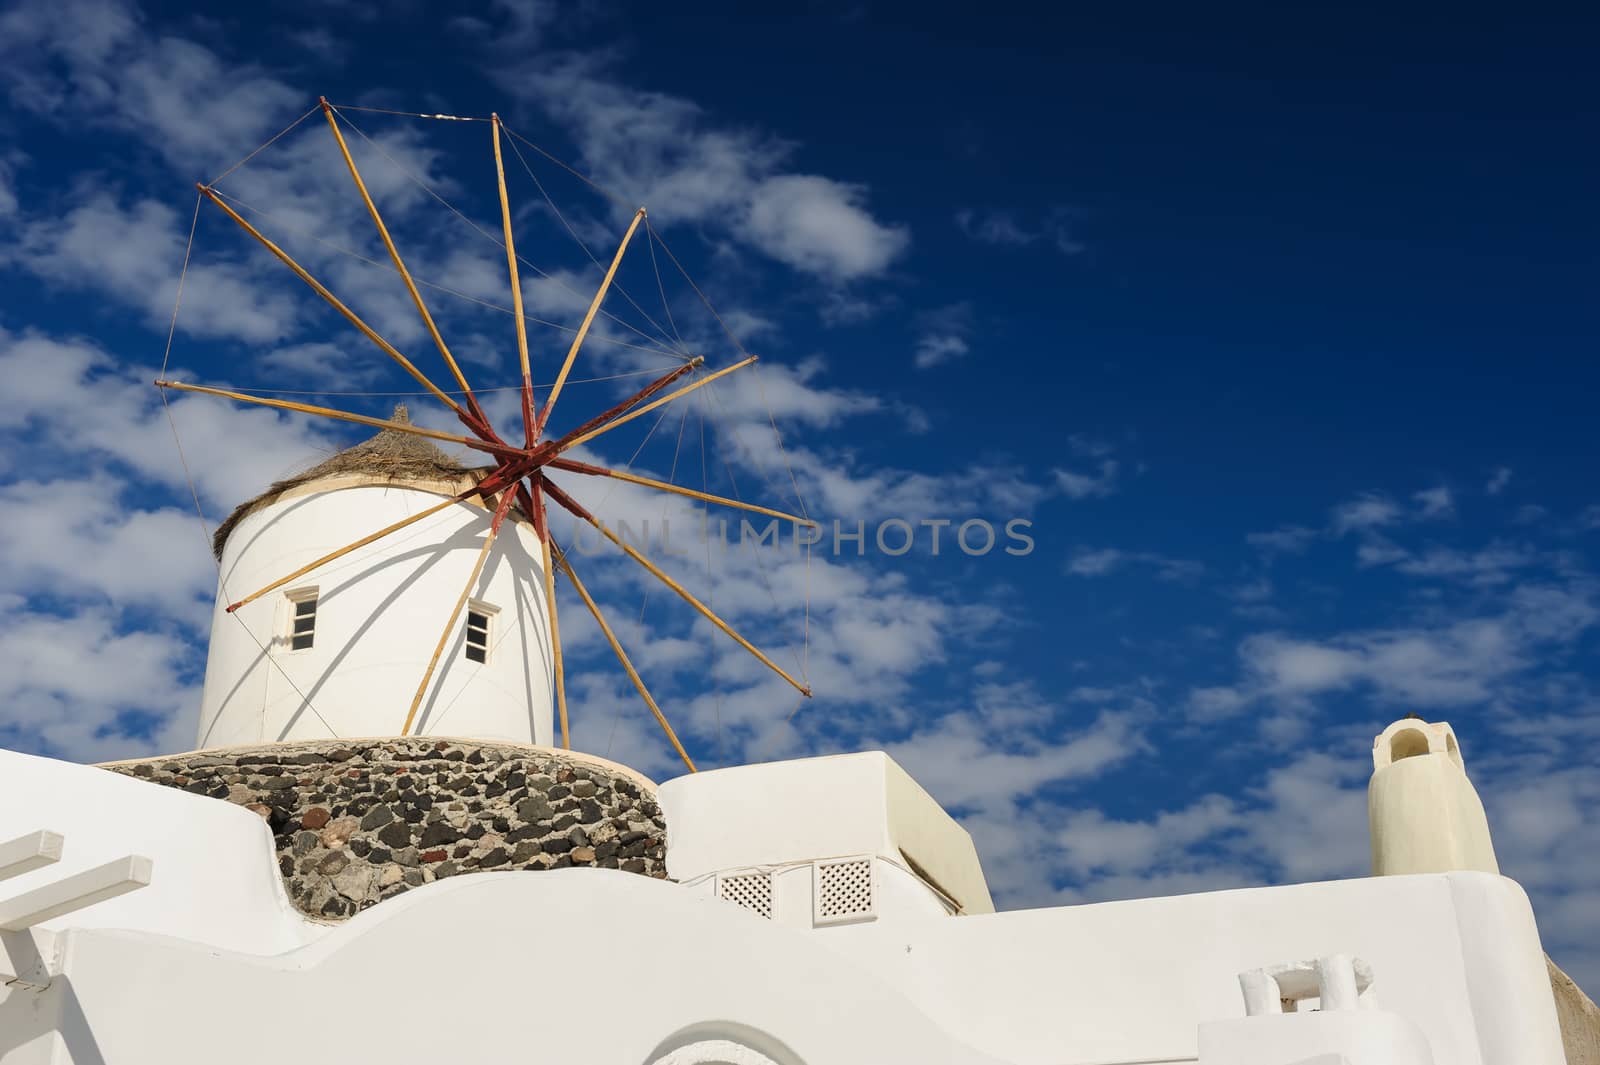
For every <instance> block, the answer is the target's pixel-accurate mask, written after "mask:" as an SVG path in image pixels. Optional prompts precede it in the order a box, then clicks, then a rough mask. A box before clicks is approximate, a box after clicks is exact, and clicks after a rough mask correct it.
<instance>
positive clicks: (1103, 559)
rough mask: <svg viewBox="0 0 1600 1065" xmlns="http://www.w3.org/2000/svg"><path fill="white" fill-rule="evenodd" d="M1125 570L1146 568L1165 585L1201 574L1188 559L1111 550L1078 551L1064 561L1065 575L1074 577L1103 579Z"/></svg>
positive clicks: (1202, 568)
mask: <svg viewBox="0 0 1600 1065" xmlns="http://www.w3.org/2000/svg"><path fill="white" fill-rule="evenodd" d="M1128 566H1140V567H1145V568H1148V569H1150V570H1151V571H1152V572H1154V573H1155V575H1156V576H1157V577H1158V578H1160V579H1161V580H1165V581H1184V580H1192V579H1194V578H1196V577H1198V576H1200V575H1201V574H1202V573H1204V572H1205V567H1204V566H1202V565H1201V564H1200V563H1198V562H1193V561H1190V560H1188V559H1182V558H1168V557H1167V556H1165V555H1159V554H1155V553H1154V552H1150V551H1123V550H1121V549H1119V548H1115V547H1102V548H1096V549H1091V548H1087V547H1080V548H1078V549H1077V551H1075V552H1074V553H1073V555H1072V557H1071V558H1070V559H1068V561H1067V572H1068V573H1069V574H1071V575H1072V576H1074V577H1105V576H1109V575H1110V574H1112V573H1114V572H1115V571H1117V570H1119V569H1123V568H1125V567H1128Z"/></svg>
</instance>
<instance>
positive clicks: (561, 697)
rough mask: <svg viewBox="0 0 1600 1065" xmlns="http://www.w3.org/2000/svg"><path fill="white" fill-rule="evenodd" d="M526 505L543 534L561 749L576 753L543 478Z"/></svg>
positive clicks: (536, 482) (528, 494) (527, 494)
mask: <svg viewBox="0 0 1600 1065" xmlns="http://www.w3.org/2000/svg"><path fill="white" fill-rule="evenodd" d="M519 490H520V491H522V492H523V505H524V506H526V507H528V509H529V511H530V512H531V513H532V515H533V527H534V531H535V532H537V533H538V534H539V548H540V552H541V554H542V556H543V559H542V565H543V568H544V572H543V574H542V577H543V578H544V601H545V604H546V607H547V610H548V612H549V614H550V665H551V669H550V675H551V678H552V680H553V681H554V683H555V689H556V713H557V717H558V718H559V719H560V721H561V747H562V749H563V750H571V749H572V737H571V733H570V732H569V730H568V728H567V675H566V666H565V664H564V663H563V662H562V660H561V623H560V621H559V620H558V619H557V617H556V571H555V567H554V566H553V565H551V559H550V520H549V517H548V516H547V515H546V514H545V509H544V489H543V486H542V481H541V479H540V478H535V479H534V481H533V488H532V490H529V489H527V488H521V487H520V486H519Z"/></svg>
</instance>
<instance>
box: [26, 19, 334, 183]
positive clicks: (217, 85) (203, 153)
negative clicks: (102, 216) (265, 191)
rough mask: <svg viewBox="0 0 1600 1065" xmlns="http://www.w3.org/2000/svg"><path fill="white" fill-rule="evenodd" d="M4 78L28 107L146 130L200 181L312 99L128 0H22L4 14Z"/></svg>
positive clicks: (94, 124) (144, 134) (72, 119)
mask: <svg viewBox="0 0 1600 1065" xmlns="http://www.w3.org/2000/svg"><path fill="white" fill-rule="evenodd" d="M0 83H3V84H4V86H5V88H6V90H7V91H8V93H9V95H10V96H11V99H12V100H13V101H14V102H15V103H16V104H17V105H18V106H20V107H21V108H23V109H25V110H27V111H31V112H34V113H36V114H40V115H44V116H47V117H50V118H53V119H55V120H57V121H60V122H62V123H71V124H74V125H79V126H82V125H87V126H89V127H90V128H107V127H109V128H112V129H117V130H121V131H125V132H130V133H134V134H136V135H138V136H139V137H141V139H143V140H144V141H145V143H147V144H148V145H150V146H151V147H152V148H154V149H155V150H156V151H158V152H160V153H161V154H162V155H164V156H165V157H166V158H167V160H168V161H169V162H170V163H172V164H173V165H174V166H177V167H179V168H182V169H185V170H188V171H190V172H191V176H192V177H193V178H196V179H201V178H210V177H212V176H214V171H215V170H219V169H221V168H222V167H224V166H226V165H228V164H229V163H231V162H233V161H234V160H236V159H238V158H240V157H242V156H243V155H244V154H245V153H247V152H249V151H250V150H251V149H252V148H254V147H255V146H256V145H257V144H259V143H261V142H262V141H264V140H266V138H267V137H268V136H270V135H271V133H272V132H273V130H274V129H275V128H277V127H275V126H274V125H273V123H276V124H277V126H278V127H281V126H282V125H284V124H286V122H287V119H286V118H285V117H284V116H285V115H289V116H293V115H294V114H297V113H299V112H300V111H303V110H305V109H306V108H307V107H309V106H310V105H311V103H312V101H311V100H310V99H308V98H307V97H305V96H304V95H303V94H302V93H300V92H297V91H295V90H294V89H291V88H290V87H289V86H287V85H285V84H283V83H282V82H280V81H278V80H276V79H274V78H272V77H269V76H268V75H266V74H265V73H264V72H263V71H262V70H261V69H260V68H259V67H256V66H254V65H253V64H249V63H238V62H224V61H223V60H222V59H221V58H220V57H219V56H217V55H216V54H215V53H214V52H212V51H211V50H210V49H208V48H205V47H204V46H202V45H200V44H197V43H195V42H194V41H190V40H185V39H183V38H179V37H172V36H164V35H160V34H156V33H153V32H151V31H150V30H149V29H148V28H146V26H145V25H144V18H143V16H142V14H141V13H140V12H139V10H138V8H137V7H136V6H134V5H133V4H131V3H125V2H121V0H22V2H21V3H18V4H16V5H13V6H12V7H10V8H9V9H8V10H7V11H6V12H5V13H4V14H3V15H0Z"/></svg>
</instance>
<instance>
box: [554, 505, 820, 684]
mask: <svg viewBox="0 0 1600 1065" xmlns="http://www.w3.org/2000/svg"><path fill="white" fill-rule="evenodd" d="M544 490H545V491H546V492H548V493H549V495H550V498H551V499H554V500H555V501H556V502H557V503H559V504H561V506H562V507H564V508H565V509H566V510H567V511H568V512H570V513H571V514H572V516H573V517H575V518H578V519H579V520H581V521H585V522H587V523H588V524H590V525H592V526H594V527H595V528H596V529H598V530H600V535H601V536H604V537H605V538H606V539H607V540H610V541H611V542H612V543H613V544H615V545H616V546H617V547H618V548H620V549H621V550H622V552H623V554H625V555H627V556H628V557H629V558H631V559H633V560H634V561H635V562H637V563H639V565H641V566H643V567H644V568H645V569H647V570H649V571H650V573H651V575H652V576H654V577H655V578H656V579H657V580H658V581H660V582H661V583H662V584H665V585H666V586H667V587H668V588H671V589H672V590H673V591H675V592H677V593H678V595H679V596H680V597H681V598H682V599H683V601H684V602H686V603H688V604H689V605H690V606H692V607H694V608H695V609H696V610H698V611H699V612H700V614H701V616H702V617H704V618H705V619H706V620H707V621H709V622H711V623H712V624H713V625H715V626H716V627H717V628H719V629H721V630H722V631H723V632H724V633H726V634H727V635H728V637H729V638H731V639H732V640H733V642H734V643H737V644H738V645H739V646H740V647H743V648H744V649H745V650H746V651H749V652H750V653H751V654H753V655H755V656H756V658H757V659H758V660H760V662H761V663H762V664H763V665H765V666H766V667H767V668H768V669H770V670H772V671H773V672H774V673H776V674H777V675H778V676H780V677H782V678H783V679H784V680H786V681H788V682H789V683H790V684H791V685H793V686H794V689H795V691H797V692H799V693H800V694H801V695H805V696H810V694H811V689H810V688H809V687H808V686H806V685H804V684H801V683H800V682H799V681H797V680H795V679H794V678H793V677H791V676H790V675H789V674H788V672H787V671H785V670H784V669H783V667H781V666H779V665H778V664H777V663H776V662H774V661H773V660H772V659H770V658H768V657H767V656H766V655H765V654H763V653H762V652H761V650H760V649H759V648H757V647H756V645H755V644H753V643H751V642H750V641H749V640H747V639H745V638H744V637H743V636H741V635H739V634H738V633H737V632H735V631H734V629H733V626H732V625H729V624H728V623H727V622H726V621H724V620H722V618H720V617H718V616H717V615H716V614H715V613H714V612H713V611H712V610H711V608H710V607H708V606H706V605H705V604H704V603H702V602H701V601H700V600H698V599H696V598H695V597H694V594H693V593H692V592H690V591H689V590H688V589H687V588H685V587H684V586H683V585H681V584H679V583H678V582H677V581H675V580H673V579H672V578H671V577H669V576H667V574H666V573H665V572H663V571H662V569H661V567H660V566H657V565H656V564H655V563H654V562H651V561H650V560H649V559H648V558H646V557H645V556H644V555H642V554H641V553H640V552H639V551H638V550H637V549H636V548H635V547H633V545H631V544H629V543H628V542H627V541H625V540H623V539H622V538H621V537H620V536H618V535H617V534H616V533H614V532H612V531H611V530H610V529H608V528H606V527H605V526H604V525H603V524H601V523H600V522H599V521H597V520H595V517H594V515H592V514H590V513H589V512H588V511H587V510H585V509H584V508H583V507H582V505H580V504H579V503H578V502H577V500H575V499H573V498H572V497H571V496H569V495H567V493H565V492H563V491H562V490H561V489H560V488H558V487H556V485H555V484H554V483H553V482H551V481H549V480H546V481H545V482H544Z"/></svg>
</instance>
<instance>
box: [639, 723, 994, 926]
mask: <svg viewBox="0 0 1600 1065" xmlns="http://www.w3.org/2000/svg"><path fill="white" fill-rule="evenodd" d="M658 797H659V800H660V802H661V807H662V810H663V812H664V813H665V815H666V819H667V824H668V826H669V829H670V830H669V831H668V833H667V872H668V874H669V875H670V876H672V878H673V879H675V880H678V881H680V882H688V883H691V884H699V885H702V886H704V887H705V888H706V889H707V890H708V891H709V890H714V891H715V892H716V893H717V894H718V895H720V896H721V897H723V898H725V899H729V900H730V901H735V902H738V903H739V904H741V905H744V906H745V907H746V908H747V909H751V910H754V911H755V912H757V913H760V914H761V915H762V916H767V917H772V918H774V919H776V920H779V921H780V922H781V923H792V924H804V925H807V926H811V927H821V926H825V925H831V924H841V923H850V922H852V921H854V920H858V919H872V918H876V917H878V916H887V915H892V914H895V913H897V912H898V913H906V914H919V915H932V916H945V915H948V914H952V913H957V914H975V913H992V912H994V903H993V902H992V901H991V900H990V898H989V887H988V884H987V882H986V881H985V880H984V876H983V868H982V866H981V865H980V864H979V862H978V854H977V851H976V849H975V848H974V847H973V845H972V837H971V836H969V835H968V834H967V831H966V829H964V828H962V827H961V826H960V825H959V824H957V823H956V821H955V819H954V818H952V817H951V816H950V815H949V814H947V813H945V811H944V809H943V808H942V807H940V805H939V804H938V803H937V802H935V801H934V800H933V798H932V797H931V796H929V795H928V793H927V792H926V791H923V790H922V788H921V787H920V786H918V784H917V782H916V781H914V780H912V779H911V777H910V776H909V775H908V774H907V773H906V772H905V770H903V769H901V768H900V767H899V766H898V765H896V764H895V763H894V761H893V760H892V759H891V758H890V757H889V756H888V755H886V754H884V753H883V752H881V751H868V752H864V753H861V754H848V755H834V756H831V757H826V758H803V759H798V760H795V761H788V762H769V763H766V764H762V765H749V766H737V767H734V768H731V769H718V770H714V771H711V772H707V773H696V774H693V775H690V776H683V777H679V778H677V779H676V780H670V781H668V782H667V783H665V784H663V785H662V786H661V789H660V792H659V795H658Z"/></svg>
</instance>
